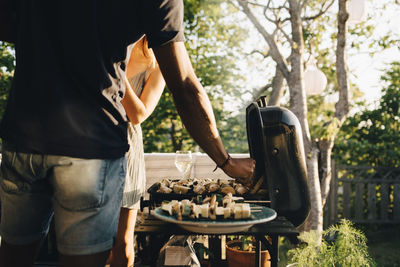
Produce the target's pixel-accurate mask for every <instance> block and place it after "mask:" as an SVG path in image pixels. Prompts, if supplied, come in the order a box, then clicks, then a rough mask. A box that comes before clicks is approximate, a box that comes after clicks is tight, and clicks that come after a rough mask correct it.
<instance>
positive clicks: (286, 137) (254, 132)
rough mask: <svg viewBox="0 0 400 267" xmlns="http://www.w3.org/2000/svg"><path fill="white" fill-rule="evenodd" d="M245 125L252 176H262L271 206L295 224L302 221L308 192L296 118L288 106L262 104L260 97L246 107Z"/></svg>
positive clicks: (305, 211)
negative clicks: (254, 173) (252, 169)
mask: <svg viewBox="0 0 400 267" xmlns="http://www.w3.org/2000/svg"><path fill="white" fill-rule="evenodd" d="M246 127H247V139H248V142H249V150H250V156H251V157H252V158H254V159H255V160H256V179H257V180H258V178H259V177H262V176H263V177H264V179H266V182H267V184H268V192H269V198H270V200H271V207H272V208H273V209H274V210H275V211H276V212H277V213H278V215H279V216H285V217H286V218H287V219H288V220H289V221H291V222H292V223H293V224H294V225H295V226H298V225H300V224H302V223H303V222H304V221H305V219H306V218H307V216H308V214H309V211H310V194H309V191H308V186H307V169H306V162H305V155H304V146H303V138H302V133H301V126H300V123H299V120H298V119H297V117H296V116H295V115H294V114H293V113H292V112H291V111H289V110H288V109H285V108H282V107H278V106H266V104H265V98H262V99H260V100H259V101H258V103H252V104H250V105H249V106H248V107H247V109H246Z"/></svg>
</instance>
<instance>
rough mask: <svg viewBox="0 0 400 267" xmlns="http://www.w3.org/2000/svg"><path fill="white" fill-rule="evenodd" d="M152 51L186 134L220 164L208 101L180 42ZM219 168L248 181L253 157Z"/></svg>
mask: <svg viewBox="0 0 400 267" xmlns="http://www.w3.org/2000/svg"><path fill="white" fill-rule="evenodd" d="M153 51H154V53H155V55H156V58H157V61H158V63H159V65H160V69H161V72H162V73H163V76H164V79H165V81H166V83H167V85H168V88H169V90H171V93H172V96H173V98H174V102H175V106H176V108H177V111H178V113H179V115H180V117H181V118H182V121H183V123H184V124H185V126H186V128H187V130H188V131H189V133H190V135H191V136H192V137H193V139H194V140H195V141H196V142H197V143H198V144H199V145H200V147H201V148H202V149H203V150H204V151H205V152H206V153H207V154H208V155H209V156H210V157H211V158H212V159H213V160H214V161H215V163H216V164H217V165H219V166H221V165H223V164H224V163H225V161H226V160H227V159H228V153H227V152H226V150H225V148H224V146H223V144H222V141H221V138H220V136H219V133H218V130H217V127H216V122H215V118H214V113H213V109H212V106H211V103H210V100H209V98H208V96H207V94H206V92H205V90H204V88H203V86H202V85H201V84H200V82H199V80H198V78H197V76H196V74H195V73H194V71H193V67H192V64H191V62H190V59H189V56H188V54H187V51H186V48H185V46H184V43H183V42H171V43H168V44H166V45H163V46H161V47H157V48H153ZM223 170H224V172H225V173H226V174H228V175H229V176H231V177H233V178H237V179H238V180H239V181H241V182H244V183H249V182H251V181H250V178H251V177H252V175H253V171H254V160H253V159H250V158H247V159H229V160H228V162H227V164H226V165H225V166H224V168H223Z"/></svg>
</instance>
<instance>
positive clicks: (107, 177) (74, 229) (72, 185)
mask: <svg viewBox="0 0 400 267" xmlns="http://www.w3.org/2000/svg"><path fill="white" fill-rule="evenodd" d="M52 160H54V161H56V162H55V163H54V162H52ZM62 160H63V162H62V164H59V163H58V164H57V161H59V159H57V158H56V157H55V158H54V159H53V158H51V157H49V163H51V165H53V166H54V168H53V171H52V176H51V178H50V181H51V184H52V185H53V188H54V198H53V207H54V213H55V230H56V236H57V245H58V249H59V251H60V252H61V253H62V254H64V255H89V254H94V253H99V252H102V251H105V250H108V249H111V248H112V246H113V244H114V239H115V235H116V230H117V225H118V218H119V209H120V206H121V200H122V191H123V186H124V182H125V172H126V167H125V166H126V163H125V158H120V159H113V160H98V159H91V160H87V159H78V158H63V159H62Z"/></svg>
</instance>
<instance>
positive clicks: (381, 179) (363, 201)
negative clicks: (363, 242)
mask: <svg viewBox="0 0 400 267" xmlns="http://www.w3.org/2000/svg"><path fill="white" fill-rule="evenodd" d="M341 218H348V219H350V220H352V221H353V222H356V223H382V224H392V223H400V168H379V167H368V166H337V167H335V168H334V171H333V179H332V184H331V191H330V195H329V198H328V201H327V204H326V206H325V218H324V221H325V226H327V225H330V224H332V223H335V222H337V221H338V220H339V219H341Z"/></svg>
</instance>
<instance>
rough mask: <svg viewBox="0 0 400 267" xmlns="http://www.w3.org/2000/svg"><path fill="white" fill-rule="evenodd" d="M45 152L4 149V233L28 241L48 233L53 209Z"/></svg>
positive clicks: (0, 184)
mask: <svg viewBox="0 0 400 267" xmlns="http://www.w3.org/2000/svg"><path fill="white" fill-rule="evenodd" d="M42 163H43V156H40V155H32V154H27V153H17V152H11V151H3V153H2V162H1V171H0V199H1V224H0V235H1V236H2V238H3V239H4V240H6V241H7V242H8V243H10V244H13V245H25V244H29V243H33V242H35V241H38V240H40V239H41V238H42V237H43V236H44V235H46V233H47V231H48V228H49V222H50V220H51V217H52V214H53V209H52V205H51V194H52V189H51V185H50V184H49V183H48V181H47V180H46V177H45V176H44V175H43V172H42V171H41V168H42Z"/></svg>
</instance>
